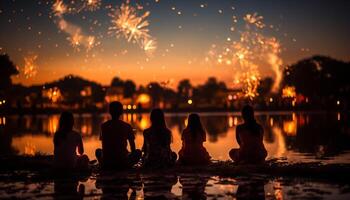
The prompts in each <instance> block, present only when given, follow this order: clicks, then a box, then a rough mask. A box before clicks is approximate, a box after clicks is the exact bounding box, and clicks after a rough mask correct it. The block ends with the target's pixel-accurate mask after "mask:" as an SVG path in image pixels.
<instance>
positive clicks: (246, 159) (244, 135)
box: [229, 105, 267, 164]
mask: <svg viewBox="0 0 350 200" xmlns="http://www.w3.org/2000/svg"><path fill="white" fill-rule="evenodd" d="M242 117H243V120H244V123H243V124H241V125H238V126H237V128H236V140H237V143H238V144H239V147H240V148H239V149H231V151H230V153H229V154H230V157H231V159H232V160H233V161H235V162H237V163H246V164H258V163H262V162H264V161H265V158H266V156H267V151H266V149H265V146H264V144H263V137H264V130H263V128H262V127H261V125H260V124H258V123H257V122H256V121H255V118H254V110H253V108H252V107H251V106H249V105H246V106H245V107H244V108H243V110H242Z"/></svg>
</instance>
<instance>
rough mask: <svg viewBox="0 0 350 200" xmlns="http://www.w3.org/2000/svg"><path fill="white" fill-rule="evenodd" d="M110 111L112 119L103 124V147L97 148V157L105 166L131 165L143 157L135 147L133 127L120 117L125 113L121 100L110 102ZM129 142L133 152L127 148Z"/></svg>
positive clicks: (111, 167) (120, 166)
mask: <svg viewBox="0 0 350 200" xmlns="http://www.w3.org/2000/svg"><path fill="white" fill-rule="evenodd" d="M109 113H110V115H111V117H112V119H111V120H109V121H107V122H105V123H103V124H102V125H101V137H100V139H101V140H102V149H96V152H95V154H96V158H97V160H98V161H99V163H100V164H101V166H102V167H103V168H109V169H113V168H125V167H130V166H132V165H133V164H135V163H136V162H137V161H138V160H139V158H140V157H141V151H140V150H137V149H136V148H135V141H134V140H135V136H134V132H133V129H132V127H131V126H130V125H129V124H128V123H126V122H123V121H122V120H120V119H119V118H120V117H121V116H122V114H123V105H122V104H121V103H120V102H118V101H114V102H112V103H110V105H109ZM128 142H129V144H130V149H131V152H129V151H128V149H127V146H128Z"/></svg>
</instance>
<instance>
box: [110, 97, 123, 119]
mask: <svg viewBox="0 0 350 200" xmlns="http://www.w3.org/2000/svg"><path fill="white" fill-rule="evenodd" d="M109 114H110V115H111V116H112V119H119V117H120V116H121V115H122V114H123V105H122V104H121V103H120V102H119V101H113V102H111V103H110V104H109Z"/></svg>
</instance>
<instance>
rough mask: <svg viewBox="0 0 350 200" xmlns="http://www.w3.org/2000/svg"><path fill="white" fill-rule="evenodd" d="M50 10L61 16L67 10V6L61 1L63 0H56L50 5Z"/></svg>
mask: <svg viewBox="0 0 350 200" xmlns="http://www.w3.org/2000/svg"><path fill="white" fill-rule="evenodd" d="M52 11H53V13H54V15H56V16H62V15H63V14H64V13H66V12H67V6H66V5H65V4H64V3H63V0H56V2H55V3H54V4H53V6H52Z"/></svg>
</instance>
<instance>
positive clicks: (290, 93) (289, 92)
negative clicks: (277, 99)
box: [282, 86, 297, 98]
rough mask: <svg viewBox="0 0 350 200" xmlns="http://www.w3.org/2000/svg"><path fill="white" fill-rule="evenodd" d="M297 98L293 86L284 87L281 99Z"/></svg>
mask: <svg viewBox="0 0 350 200" xmlns="http://www.w3.org/2000/svg"><path fill="white" fill-rule="evenodd" d="M296 96H297V94H296V92H295V87H293V86H286V87H285V88H283V89H282V97H283V98H295V97H296Z"/></svg>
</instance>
